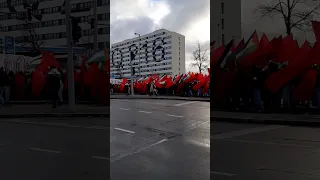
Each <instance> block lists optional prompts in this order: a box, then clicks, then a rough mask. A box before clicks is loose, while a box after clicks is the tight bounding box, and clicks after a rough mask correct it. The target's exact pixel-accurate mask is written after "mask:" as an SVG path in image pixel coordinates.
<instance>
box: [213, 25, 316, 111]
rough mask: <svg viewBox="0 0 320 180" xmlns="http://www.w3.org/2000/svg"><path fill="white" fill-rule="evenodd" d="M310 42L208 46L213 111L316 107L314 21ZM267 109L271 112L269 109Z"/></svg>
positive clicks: (255, 37)
mask: <svg viewBox="0 0 320 180" xmlns="http://www.w3.org/2000/svg"><path fill="white" fill-rule="evenodd" d="M312 25H313V30H314V33H315V37H316V40H317V41H316V42H315V43H314V45H311V44H310V43H309V42H308V41H305V42H304V43H303V44H302V45H301V46H299V45H298V42H297V40H295V39H294V38H293V36H292V35H287V36H285V37H282V36H279V37H274V38H273V39H272V40H271V41H270V40H269V39H268V38H267V36H266V35H265V34H262V36H261V38H260V39H259V37H258V35H257V32H256V31H255V32H253V34H252V35H251V36H250V38H249V39H248V40H247V41H246V42H245V43H244V39H242V40H241V41H240V42H239V43H238V44H235V42H234V40H231V41H230V42H229V43H228V44H227V45H221V46H220V47H215V46H214V44H215V43H214V42H213V43H211V56H210V63H211V72H210V75H211V81H212V86H211V95H212V96H211V100H212V102H213V104H214V105H215V106H217V107H230V108H237V109H239V108H250V109H255V110H259V111H260V110H265V109H270V110H272V109H273V108H279V107H281V106H282V107H288V108H295V107H297V105H302V104H303V105H310V104H311V105H318V106H319V107H320V75H319V74H320V68H319V67H320V22H316V21H313V22H312ZM272 107H273V108H272Z"/></svg>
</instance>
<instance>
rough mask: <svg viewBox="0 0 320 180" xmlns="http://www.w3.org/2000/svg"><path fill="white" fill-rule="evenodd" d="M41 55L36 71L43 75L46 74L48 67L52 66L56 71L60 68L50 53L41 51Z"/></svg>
mask: <svg viewBox="0 0 320 180" xmlns="http://www.w3.org/2000/svg"><path fill="white" fill-rule="evenodd" d="M41 54H42V60H41V63H40V64H39V65H38V67H37V70H39V71H42V72H44V73H48V72H49V68H50V66H54V67H56V68H57V69H59V68H60V63H59V62H58V61H57V60H56V58H55V56H54V54H53V53H52V52H48V51H42V52H41Z"/></svg>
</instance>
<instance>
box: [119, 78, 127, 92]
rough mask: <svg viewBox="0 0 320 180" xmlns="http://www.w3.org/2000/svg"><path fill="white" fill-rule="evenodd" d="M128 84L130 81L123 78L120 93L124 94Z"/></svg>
mask: <svg viewBox="0 0 320 180" xmlns="http://www.w3.org/2000/svg"><path fill="white" fill-rule="evenodd" d="M127 82H128V79H126V78H123V79H122V82H121V84H120V92H124V86H125V85H126V83H127Z"/></svg>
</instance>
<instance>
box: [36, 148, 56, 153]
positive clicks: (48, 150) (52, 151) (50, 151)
mask: <svg viewBox="0 0 320 180" xmlns="http://www.w3.org/2000/svg"><path fill="white" fill-rule="evenodd" d="M30 149H31V150H34V151H42V152H49V153H57V154H58V153H61V152H60V151H55V150H50V149H40V148H30Z"/></svg>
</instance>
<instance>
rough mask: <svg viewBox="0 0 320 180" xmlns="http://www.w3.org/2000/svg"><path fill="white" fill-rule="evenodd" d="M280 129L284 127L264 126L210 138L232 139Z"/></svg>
mask: <svg viewBox="0 0 320 180" xmlns="http://www.w3.org/2000/svg"><path fill="white" fill-rule="evenodd" d="M282 127H285V126H278V125H270V126H266V127H265V126H264V127H256V128H247V129H241V130H238V131H232V132H227V133H222V134H218V135H213V136H211V139H227V138H232V137H237V136H243V135H248V134H254V133H259V132H264V131H270V130H274V129H279V128H282Z"/></svg>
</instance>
